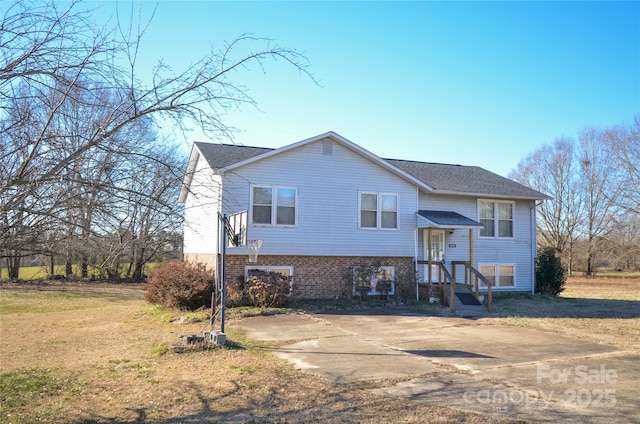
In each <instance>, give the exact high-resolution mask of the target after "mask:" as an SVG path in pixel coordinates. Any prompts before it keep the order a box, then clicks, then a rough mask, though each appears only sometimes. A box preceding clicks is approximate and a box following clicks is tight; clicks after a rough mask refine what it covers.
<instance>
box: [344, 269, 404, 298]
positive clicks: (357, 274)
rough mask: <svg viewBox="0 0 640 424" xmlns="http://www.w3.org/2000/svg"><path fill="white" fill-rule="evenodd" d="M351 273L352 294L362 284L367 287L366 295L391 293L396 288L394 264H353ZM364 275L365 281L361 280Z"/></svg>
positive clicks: (356, 292) (393, 292)
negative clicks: (376, 265)
mask: <svg viewBox="0 0 640 424" xmlns="http://www.w3.org/2000/svg"><path fill="white" fill-rule="evenodd" d="M352 273H353V294H354V295H356V294H359V293H358V286H359V285H361V284H364V285H365V286H366V287H368V288H369V291H368V292H367V295H369V296H372V295H380V294H384V295H393V294H395V288H396V284H395V281H396V267H395V266H386V265H385V266H378V267H375V266H369V265H365V266H354V267H353V269H352ZM363 277H365V278H366V281H358V280H362V278H363Z"/></svg>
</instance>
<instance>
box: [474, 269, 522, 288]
mask: <svg viewBox="0 0 640 424" xmlns="http://www.w3.org/2000/svg"><path fill="white" fill-rule="evenodd" d="M515 271H516V267H515V265H512V264H480V273H481V274H482V275H484V276H485V277H487V279H488V280H489V281H491V282H492V283H493V287H514V286H515V285H516V282H515V275H516V273H515ZM480 286H481V287H487V285H486V284H485V283H484V282H482V280H480Z"/></svg>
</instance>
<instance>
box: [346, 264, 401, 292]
mask: <svg viewBox="0 0 640 424" xmlns="http://www.w3.org/2000/svg"><path fill="white" fill-rule="evenodd" d="M356 268H360V266H358V265H356V266H354V267H352V268H351V272H352V275H353V274H355V270H356ZM378 270H379V271H391V290H389V291H388V292H387V295H389V296H393V295H395V293H396V267H395V266H393V265H385V266H379V267H378ZM352 293H353V295H354V296H355V295H357V294H358V293H357V292H356V282H355V281H353V282H352ZM380 294H382V293H380V292H378V291H377V290H369V292H368V293H367V295H368V296H377V295H380Z"/></svg>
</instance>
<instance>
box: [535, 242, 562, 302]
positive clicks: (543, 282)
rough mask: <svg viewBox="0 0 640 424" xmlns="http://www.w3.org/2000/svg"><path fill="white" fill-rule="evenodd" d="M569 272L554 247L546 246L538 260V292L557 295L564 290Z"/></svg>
mask: <svg viewBox="0 0 640 424" xmlns="http://www.w3.org/2000/svg"><path fill="white" fill-rule="evenodd" d="M566 281H567V273H566V271H565V269H564V268H563V267H562V264H561V263H560V259H559V258H558V257H557V256H556V251H555V249H554V248H553V247H545V248H544V249H542V251H541V252H540V253H539V254H538V259H537V261H536V293H538V294H549V295H552V296H557V295H558V294H560V292H562V291H563V290H564V284H565V282H566Z"/></svg>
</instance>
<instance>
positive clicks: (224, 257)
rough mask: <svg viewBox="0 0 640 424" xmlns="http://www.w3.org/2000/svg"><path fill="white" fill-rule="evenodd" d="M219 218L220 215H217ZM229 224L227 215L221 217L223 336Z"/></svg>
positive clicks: (222, 331)
mask: <svg viewBox="0 0 640 424" xmlns="http://www.w3.org/2000/svg"><path fill="white" fill-rule="evenodd" d="M218 216H220V215H218ZM228 225H229V222H228V218H227V215H226V214H225V215H223V216H222V228H223V230H222V258H221V261H220V276H221V277H220V279H221V281H220V287H221V290H220V332H221V333H223V334H224V309H225V303H226V301H225V291H226V280H227V279H226V277H227V275H226V271H227V240H228V238H229V227H228Z"/></svg>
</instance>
